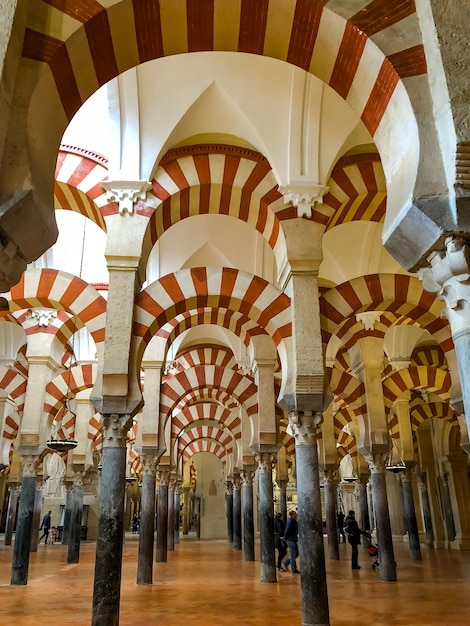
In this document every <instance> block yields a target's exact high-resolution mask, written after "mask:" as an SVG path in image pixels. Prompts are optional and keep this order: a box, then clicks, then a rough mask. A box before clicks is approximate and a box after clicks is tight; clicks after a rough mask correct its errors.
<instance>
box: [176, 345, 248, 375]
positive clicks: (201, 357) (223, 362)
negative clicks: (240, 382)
mask: <svg viewBox="0 0 470 626" xmlns="http://www.w3.org/2000/svg"><path fill="white" fill-rule="evenodd" d="M176 360H177V361H178V364H179V365H180V366H181V367H182V368H183V369H188V368H190V367H194V366H195V365H217V366H219V367H224V368H225V369H230V370H234V371H237V370H238V369H239V366H238V363H237V360H236V359H235V356H234V354H233V352H232V351H231V350H230V348H226V347H224V346H219V345H213V346H211V345H207V344H206V345H204V346H198V347H191V348H188V349H186V350H183V351H182V352H179V353H178V356H177V358H176Z"/></svg>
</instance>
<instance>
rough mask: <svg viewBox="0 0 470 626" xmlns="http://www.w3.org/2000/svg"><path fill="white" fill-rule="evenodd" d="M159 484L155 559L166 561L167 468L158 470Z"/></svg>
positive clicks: (159, 561) (168, 476) (158, 561)
mask: <svg viewBox="0 0 470 626" xmlns="http://www.w3.org/2000/svg"><path fill="white" fill-rule="evenodd" d="M158 477H159V479H160V484H159V486H158V503H157V509H158V512H157V549H156V551H155V561H156V562H157V563H166V561H167V560H168V482H169V479H170V472H169V470H167V469H160V470H158Z"/></svg>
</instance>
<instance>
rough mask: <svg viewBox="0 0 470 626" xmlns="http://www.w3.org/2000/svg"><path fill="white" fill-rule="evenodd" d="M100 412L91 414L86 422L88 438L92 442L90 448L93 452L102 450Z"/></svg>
mask: <svg viewBox="0 0 470 626" xmlns="http://www.w3.org/2000/svg"><path fill="white" fill-rule="evenodd" d="M100 417H101V416H100V414H99V413H95V414H94V415H92V416H91V418H90V421H89V424H88V439H89V440H90V441H91V442H92V443H91V448H92V450H93V451H94V452H98V453H99V454H101V452H102V450H103V440H104V437H103V427H102V424H101V419H100Z"/></svg>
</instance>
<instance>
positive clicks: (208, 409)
mask: <svg viewBox="0 0 470 626" xmlns="http://www.w3.org/2000/svg"><path fill="white" fill-rule="evenodd" d="M204 420H207V421H211V422H215V423H217V424H220V426H221V427H223V428H227V429H228V430H230V431H231V432H232V433H233V434H234V435H235V436H236V437H237V438H238V437H239V434H241V424H242V422H241V419H240V416H239V415H238V409H237V412H235V411H231V410H230V409H228V408H226V407H223V406H221V405H220V404H216V403H215V402H197V403H196V404H192V405H187V406H186V407H185V408H184V409H183V410H182V411H181V412H180V413H177V414H175V415H173V417H172V420H171V436H172V437H173V438H176V437H177V436H178V435H179V433H180V432H181V431H182V430H184V429H185V428H187V426H188V425H189V424H192V423H193V422H198V421H201V422H202V421H204Z"/></svg>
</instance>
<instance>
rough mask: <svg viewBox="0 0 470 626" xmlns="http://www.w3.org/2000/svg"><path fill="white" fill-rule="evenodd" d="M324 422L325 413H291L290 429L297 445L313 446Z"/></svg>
mask: <svg viewBox="0 0 470 626" xmlns="http://www.w3.org/2000/svg"><path fill="white" fill-rule="evenodd" d="M322 422H323V414H322V413H320V412H316V413H313V412H308V411H305V412H304V413H300V412H298V411H291V412H290V413H289V430H290V433H291V434H292V436H293V437H294V438H295V445H297V446H313V445H315V440H316V436H317V430H318V427H319V426H320V425H321V423H322Z"/></svg>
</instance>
